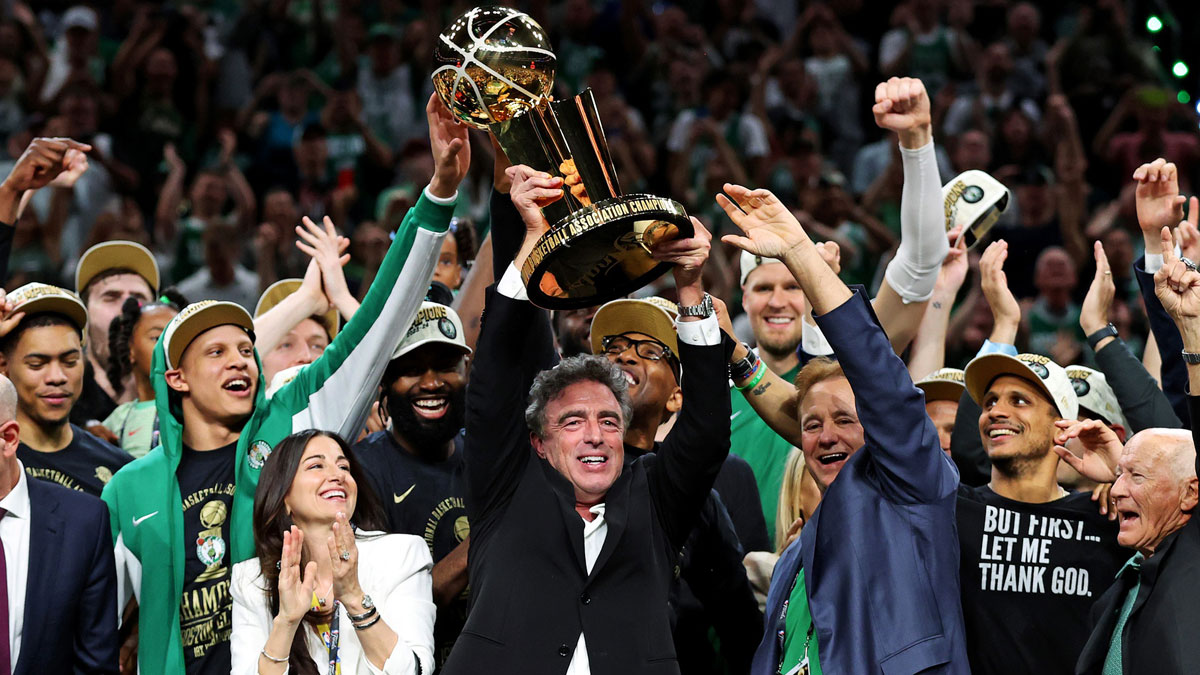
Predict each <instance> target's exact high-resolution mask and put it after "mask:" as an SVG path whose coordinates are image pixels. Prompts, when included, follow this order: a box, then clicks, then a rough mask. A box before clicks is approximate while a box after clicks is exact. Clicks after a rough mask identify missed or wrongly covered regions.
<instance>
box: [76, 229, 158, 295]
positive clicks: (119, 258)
mask: <svg viewBox="0 0 1200 675" xmlns="http://www.w3.org/2000/svg"><path fill="white" fill-rule="evenodd" d="M115 269H127V270H130V271H131V272H133V273H134V274H137V275H138V276H139V277H141V278H143V279H145V280H146V283H148V284H150V290H152V291H154V292H156V293H157V292H158V283H159V275H158V261H157V260H155V259H154V254H153V253H151V252H150V249H148V248H146V247H145V246H142V245H141V244H139V243H137V242H135V241H106V242H104V243H102V244H96V245H95V246H93V247H91V248H89V249H88V250H86V251H84V252H83V255H82V256H80V257H79V264H77V265H75V292H76V293H78V294H79V295H80V296H82V295H83V289H85V288H87V286H88V284H90V283H92V279H95V278H96V277H98V276H99V275H101V274H102V273H104V272H106V271H108V270H115Z"/></svg>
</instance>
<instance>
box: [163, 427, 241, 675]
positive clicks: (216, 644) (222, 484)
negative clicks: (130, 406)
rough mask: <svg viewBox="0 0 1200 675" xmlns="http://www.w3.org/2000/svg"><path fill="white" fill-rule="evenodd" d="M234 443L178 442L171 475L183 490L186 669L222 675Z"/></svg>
mask: <svg viewBox="0 0 1200 675" xmlns="http://www.w3.org/2000/svg"><path fill="white" fill-rule="evenodd" d="M236 456H237V443H236V442H234V443H230V444H229V445H226V446H224V447H222V448H218V449H216V450H206V451H203V452H201V451H197V450H193V449H191V448H189V447H187V446H186V445H185V446H183V456H182V457H181V458H180V460H179V468H178V469H176V471H175V476H176V477H177V478H178V479H179V494H180V495H182V496H183V537H184V542H185V546H184V551H185V552H186V554H185V556H184V559H185V563H184V566H183V601H182V602H181V603H180V605H179V630H180V634H181V635H182V637H183V660H184V663H185V664H186V666H187V675H216V674H217V673H221V674H222V675H227V674H228V673H229V671H230V670H231V669H232V663H231V661H230V654H229V633H230V626H231V625H232V621H233V616H232V615H233V599H232V597H231V596H230V595H229V581H230V576H229V569H230V567H231V564H230V560H229V514H230V513H231V512H232V509H233V486H234V470H235V467H234V463H235V458H236Z"/></svg>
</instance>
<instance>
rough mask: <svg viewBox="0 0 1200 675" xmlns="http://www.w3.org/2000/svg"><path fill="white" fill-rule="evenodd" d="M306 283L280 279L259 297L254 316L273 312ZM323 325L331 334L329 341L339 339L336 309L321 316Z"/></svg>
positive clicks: (339, 322)
mask: <svg viewBox="0 0 1200 675" xmlns="http://www.w3.org/2000/svg"><path fill="white" fill-rule="evenodd" d="M303 283H304V280H303V279H280V280H279V281H276V282H275V283H273V284H271V285H270V286H267V290H265V291H263V293H262V295H260V296H259V297H258V302H257V303H256V304H255V305H254V316H255V318H258V317H260V316H262V315H263V314H266V313H267V312H269V311H271V310H272V309H274V308H275V305H278V304H279V303H280V302H282V301H283V299H284V298H286V297H288V296H289V295H291V294H292V293H295V292H296V291H297V290H298V289H299V288H300V286H301V285H302V284H303ZM314 316H320V317H321V325H322V326H323V327H324V328H325V332H326V333H329V339H330V340H331V341H332V340H333V338H335V337H337V334H338V331H339V330H341V320H340V319H339V316H338V311H337V308H336V307H330V308H329V311H328V312H325V313H324V314H320V315H314Z"/></svg>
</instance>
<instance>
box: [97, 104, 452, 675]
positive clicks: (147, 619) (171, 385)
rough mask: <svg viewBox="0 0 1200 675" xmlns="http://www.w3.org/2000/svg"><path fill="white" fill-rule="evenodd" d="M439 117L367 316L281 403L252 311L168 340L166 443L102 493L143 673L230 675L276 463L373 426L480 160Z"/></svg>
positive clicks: (159, 358) (311, 296)
mask: <svg viewBox="0 0 1200 675" xmlns="http://www.w3.org/2000/svg"><path fill="white" fill-rule="evenodd" d="M426 113H427V115H428V117H429V128H430V140H431V143H432V149H433V154H434V161H435V167H436V168H435V171H434V176H433V180H432V181H431V182H430V184H429V186H428V187H427V188H425V191H424V193H423V195H422V197H421V198H420V199H419V200H418V201H417V203H416V205H414V206H413V207H412V208H411V209H410V210H409V211H408V214H407V215H406V216H405V218H404V222H403V223H402V224H401V225H400V229H399V231H397V232H396V237H395V240H394V241H393V242H392V244H391V247H390V248H389V250H388V253H387V256H386V257H385V258H384V260H383V264H382V265H381V266H380V269H379V272H378V274H377V275H376V277H375V280H374V282H373V283H372V285H371V288H370V290H369V291H368V292H367V295H366V297H365V298H364V299H363V303H362V308H361V311H359V312H357V313H356V314H355V315H354V318H353V319H351V320H350V322H349V323H347V324H346V327H345V328H344V329H343V330H342V331H341V332H340V333H339V334H338V336H337V338H336V339H335V340H334V341H333V342H332V343H331V344H330V345H329V347H328V348H327V349H326V350H325V353H324V354H323V355H322V356H321V357H320V358H319V359H317V360H316V361H314V362H313V363H311V364H309V365H308V366H307V367H306V368H305V369H304V370H303V371H301V372H300V373H299V374H298V375H297V376H296V377H295V378H294V379H293V380H292V381H291V382H289V383H288V384H287V385H285V386H284V387H283V388H281V389H280V390H279V391H278V392H276V393H275V395H274V396H273V397H272V398H271V399H269V400H268V399H267V398H266V396H265V388H266V387H265V383H264V382H263V379H262V374H261V373H262V364H261V361H260V360H259V357H258V353H257V351H256V350H255V349H254V333H253V325H254V324H253V321H252V319H251V318H250V315H249V313H248V312H246V310H245V309H243V308H242V307H240V306H239V305H236V304H233V303H227V302H216V301H206V302H199V303H195V304H193V305H189V306H188V307H187V308H185V309H184V310H183V312H181V313H180V314H179V315H178V316H176V317H175V318H174V319H173V320H172V321H171V323H170V324H168V326H167V328H166V330H164V331H163V335H162V337H161V338H160V339H159V341H158V345H157V346H156V347H155V350H154V361H153V381H154V389H155V402H156V405H157V407H158V416H159V424H160V434H161V435H160V439H161V444H160V445H159V447H157V448H155V449H153V450H151V451H150V453H148V454H147V455H146V456H145V457H142V458H141V459H138V460H136V461H134V462H133V463H131V464H129V465H127V467H126V469H125V470H122V471H119V472H117V474H116V475H115V476H113V478H112V480H111V481H110V482H109V484H108V485H107V487H106V488H105V490H104V493H103V498H104V501H105V502H107V503H108V507H109V511H110V512H111V514H112V528H113V539H114V542H115V547H116V557H117V573H118V579H119V582H118V586H119V600H120V604H119V606H120V607H124V606H125V603H126V601H127V600H128V598H129V596H130V595H131V594H133V595H135V596H136V597H137V598H138V602H139V605H140V615H139V620H138V632H139V636H138V665H139V666H140V670H141V673H143V675H154V674H157V673H164V674H167V673H169V674H171V675H175V674H177V673H187V674H188V675H199V674H205V675H208V674H210V673H214V674H215V673H222V675H226V674H228V673H229V671H230V656H229V632H230V625H231V620H230V617H231V610H232V601H231V599H230V595H229V581H230V571H229V570H230V568H231V567H232V566H233V565H234V564H235V563H238V562H241V561H242V560H246V559H247V558H250V557H253V556H254V534H253V529H252V510H253V505H254V491H255V488H256V486H257V484H258V476H259V471H260V469H261V468H262V466H263V462H264V461H265V460H266V458H267V455H269V454H270V452H271V449H272V448H273V447H274V446H275V444H277V443H278V442H279V441H280V440H282V439H283V438H284V437H286V436H287V435H289V434H291V433H292V432H294V431H299V430H302V429H308V428H317V429H326V430H331V431H336V432H338V433H340V434H342V435H343V436H345V437H347V438H350V439H353V438H354V435H355V434H357V432H358V429H359V428H360V427H361V425H362V423H363V421H364V420H365V418H366V415H367V411H368V409H369V407H370V405H371V403H372V401H374V399H375V390H376V387H375V385H376V383H377V382H379V378H380V376H381V375H382V374H383V370H384V368H385V367H386V366H387V362H388V358H389V357H390V356H391V354H392V352H393V351H394V350H395V348H396V345H397V344H398V343H399V342H400V340H401V339H402V338H403V337H404V333H405V329H406V328H407V326H408V324H409V323H411V322H412V319H413V316H414V315H415V314H416V312H417V309H418V308H419V307H420V305H421V301H422V300H423V298H424V296H425V290H426V288H427V287H428V286H429V280H430V278H431V276H432V275H433V270H434V267H435V265H436V263H437V257H438V253H439V251H440V250H441V245H442V239H443V237H444V236H445V233H446V231H447V229H448V227H449V224H450V217H451V215H452V212H453V210H454V203H455V200H456V198H457V194H458V193H457V189H458V184H459V182H460V181H461V180H462V178H463V176H464V175H465V174H466V171H467V167H468V165H469V164H470V150H469V147H468V145H467V132H466V128H465V127H462V126H459V125H458V124H457V123H456V122H454V120H453V118H452V117H450V115H449V113H447V112H446V111H445V109H444V107H443V106H442V104H441V103H440V102H439V101H438V100H437V98H436V97H433V98H431V99H430V103H429V105H428V106H427V107H426ZM314 285H315V284H314ZM312 290H313V289H309V292H304V289H302V291H298V292H297V293H294V294H293V295H292V296H291V297H289V298H288V300H286V301H285V302H291V303H293V304H294V305H295V306H294V307H289V308H286V309H284V308H277V311H289V312H295V315H296V317H304V316H310V315H311V314H313V313H314V306H315V303H316V300H315V297H316V295H317V293H314V292H311V291H312ZM317 290H318V291H319V289H317ZM281 304H282V303H281Z"/></svg>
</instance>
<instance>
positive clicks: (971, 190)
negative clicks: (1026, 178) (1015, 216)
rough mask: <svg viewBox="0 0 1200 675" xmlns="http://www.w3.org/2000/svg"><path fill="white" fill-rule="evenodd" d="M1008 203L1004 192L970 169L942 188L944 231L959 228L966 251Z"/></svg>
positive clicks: (987, 229)
mask: <svg viewBox="0 0 1200 675" xmlns="http://www.w3.org/2000/svg"><path fill="white" fill-rule="evenodd" d="M1010 201H1011V199H1010V196H1009V192H1008V188H1006V187H1004V185H1002V184H1001V183H1000V181H998V180H996V179H995V178H992V177H991V176H990V175H989V174H987V173H984V172H983V171H978V170H975V169H972V170H970V171H964V172H962V173H960V174H958V175H957V176H955V177H954V180H952V181H950V182H949V183H946V184H945V185H944V186H942V205H943V208H944V209H945V213H946V231H947V232H949V231H950V230H952V229H954V228H955V227H956V226H958V225H962V226H963V238H964V239H965V240H966V242H967V248H971V247H973V246H974V245H975V244H978V243H979V242H980V241H982V240H983V239H984V237H986V236H987V233H988V231H989V230H991V229H992V226H993V225H995V224H996V221H997V220H998V219H999V218H1000V214H1001V213H1004V211H1005V210H1006V209H1007V208H1008V204H1009V202H1010Z"/></svg>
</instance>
